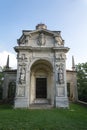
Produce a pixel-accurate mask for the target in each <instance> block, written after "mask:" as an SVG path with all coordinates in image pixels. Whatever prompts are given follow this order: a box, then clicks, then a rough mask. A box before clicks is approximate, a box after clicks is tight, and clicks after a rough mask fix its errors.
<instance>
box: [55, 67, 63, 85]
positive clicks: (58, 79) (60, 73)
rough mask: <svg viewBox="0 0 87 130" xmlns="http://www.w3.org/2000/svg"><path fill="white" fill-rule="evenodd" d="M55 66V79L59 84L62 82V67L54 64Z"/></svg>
mask: <svg viewBox="0 0 87 130" xmlns="http://www.w3.org/2000/svg"><path fill="white" fill-rule="evenodd" d="M56 66H57V77H58V78H57V81H58V83H59V84H63V83H64V68H63V65H56Z"/></svg>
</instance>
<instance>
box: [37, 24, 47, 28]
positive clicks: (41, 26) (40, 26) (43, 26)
mask: <svg viewBox="0 0 87 130" xmlns="http://www.w3.org/2000/svg"><path fill="white" fill-rule="evenodd" d="M36 29H47V26H46V25H45V24H43V23H40V24H38V25H37V26H36Z"/></svg>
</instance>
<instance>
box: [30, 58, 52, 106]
mask: <svg viewBox="0 0 87 130" xmlns="http://www.w3.org/2000/svg"><path fill="white" fill-rule="evenodd" d="M53 87H54V85H53V67H52V65H51V63H50V62H49V61H47V60H42V59H41V60H37V61H35V62H34V63H33V65H32V66H31V74H30V104H33V103H50V104H52V101H53V98H54V95H53V93H54V92H53V91H54V89H53Z"/></svg>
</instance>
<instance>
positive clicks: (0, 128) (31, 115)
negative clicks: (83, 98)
mask: <svg viewBox="0 0 87 130" xmlns="http://www.w3.org/2000/svg"><path fill="white" fill-rule="evenodd" d="M0 130H87V108H86V107H83V106H80V105H76V104H71V105H70V109H48V110H29V109H12V107H11V106H9V105H0Z"/></svg>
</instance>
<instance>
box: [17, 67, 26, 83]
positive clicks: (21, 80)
mask: <svg viewBox="0 0 87 130" xmlns="http://www.w3.org/2000/svg"><path fill="white" fill-rule="evenodd" d="M25 73H26V70H25V68H24V67H23V68H20V72H19V83H21V84H22V83H24V82H25Z"/></svg>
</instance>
